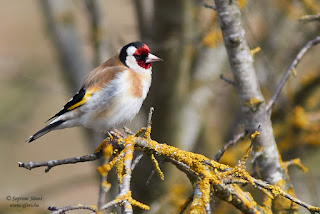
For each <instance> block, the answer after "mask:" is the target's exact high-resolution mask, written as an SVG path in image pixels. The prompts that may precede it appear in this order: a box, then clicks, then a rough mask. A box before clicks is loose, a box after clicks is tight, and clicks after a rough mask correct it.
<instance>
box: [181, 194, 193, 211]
mask: <svg viewBox="0 0 320 214" xmlns="http://www.w3.org/2000/svg"><path fill="white" fill-rule="evenodd" d="M192 200H193V192H192V194H191V195H190V196H189V197H188V198H187V200H186V201H185V202H184V204H183V205H182V207H181V208H180V210H179V214H183V213H184V211H186V209H187V208H188V207H189V205H190V204H191V202H192Z"/></svg>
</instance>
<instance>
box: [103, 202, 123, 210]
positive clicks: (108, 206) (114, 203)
mask: <svg viewBox="0 0 320 214" xmlns="http://www.w3.org/2000/svg"><path fill="white" fill-rule="evenodd" d="M121 202H122V201H119V202H117V201H115V200H113V201H110V202H108V203H106V204H105V205H103V206H102V207H101V210H106V209H108V208H111V207H116V206H117V205H118V204H119V203H121Z"/></svg>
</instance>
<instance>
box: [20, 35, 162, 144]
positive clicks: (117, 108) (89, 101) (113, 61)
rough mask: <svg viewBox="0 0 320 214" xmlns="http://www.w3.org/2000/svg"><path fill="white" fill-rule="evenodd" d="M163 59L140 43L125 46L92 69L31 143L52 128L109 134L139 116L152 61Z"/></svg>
mask: <svg viewBox="0 0 320 214" xmlns="http://www.w3.org/2000/svg"><path fill="white" fill-rule="evenodd" d="M157 61H162V59H160V58H159V57H157V56H155V55H153V54H151V53H150V48H149V47H148V46H147V45H146V44H144V43H142V42H140V41H136V42H131V43H129V44H127V45H125V46H123V47H122V48H121V49H120V50H119V51H118V53H117V54H116V55H115V56H114V57H112V58H110V59H109V60H107V61H105V62H104V63H103V64H101V65H100V66H98V67H97V68H95V69H93V70H92V71H91V72H90V73H89V74H88V75H87V76H86V77H85V79H84V81H83V84H82V87H81V88H80V90H79V91H78V92H77V93H76V94H75V95H74V96H73V97H72V98H71V99H70V100H69V101H68V102H67V103H66V104H65V105H64V106H63V108H62V109H61V110H60V111H59V112H58V113H56V114H55V115H54V116H52V117H51V118H50V119H49V120H47V122H48V121H51V122H50V123H49V124H48V125H46V126H45V127H44V128H42V129H41V130H40V131H38V132H36V133H35V134H33V135H32V136H30V137H29V138H28V139H27V140H26V142H28V143H30V142H32V141H34V140H36V139H38V138H39V137H41V136H43V135H45V134H47V133H49V132H51V131H53V130H59V129H64V128H72V127H77V126H83V127H87V128H89V129H93V130H95V131H97V132H102V133H107V132H108V131H111V130H112V129H114V128H117V127H120V126H123V125H125V124H127V123H129V122H131V120H132V119H133V118H134V117H135V116H136V114H137V113H138V112H139V110H140V108H141V106H142V103H143V101H144V100H145V98H146V96H147V94H148V91H149V88H150V85H151V75H152V63H153V62H157Z"/></svg>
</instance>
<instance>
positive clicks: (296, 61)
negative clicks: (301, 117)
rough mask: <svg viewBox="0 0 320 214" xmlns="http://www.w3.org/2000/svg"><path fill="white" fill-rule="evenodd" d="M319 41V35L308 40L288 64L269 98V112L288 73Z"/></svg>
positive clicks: (267, 107)
mask: <svg viewBox="0 0 320 214" xmlns="http://www.w3.org/2000/svg"><path fill="white" fill-rule="evenodd" d="M319 42H320V36H318V37H316V38H314V39H312V40H310V41H309V42H308V43H307V44H306V45H305V46H304V47H303V48H302V49H301V50H300V51H299V53H298V54H297V56H296V57H295V59H294V60H293V62H292V63H291V65H290V66H289V68H288V69H287V71H286V72H285V73H284V75H283V77H282V79H281V81H280V83H279V85H278V87H277V89H276V92H275V93H274V94H273V96H272V97H271V99H270V100H269V102H268V104H267V106H266V109H267V111H268V112H269V113H271V110H272V107H273V105H274V104H275V101H276V99H277V98H278V96H279V94H280V92H281V90H282V88H283V86H284V84H285V83H286V82H287V80H288V78H289V76H290V74H291V72H292V71H294V70H295V69H296V67H297V66H298V64H299V62H300V60H301V59H302V57H303V56H304V55H305V54H306V53H307V51H308V50H309V49H310V48H312V47H313V46H315V45H317V44H318V43H319Z"/></svg>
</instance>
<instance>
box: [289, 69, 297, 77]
mask: <svg viewBox="0 0 320 214" xmlns="http://www.w3.org/2000/svg"><path fill="white" fill-rule="evenodd" d="M290 72H291V74H292V75H293V76H294V77H296V76H297V70H296V69H294V68H293V69H291V70H290Z"/></svg>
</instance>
